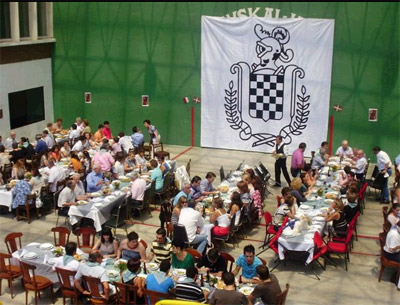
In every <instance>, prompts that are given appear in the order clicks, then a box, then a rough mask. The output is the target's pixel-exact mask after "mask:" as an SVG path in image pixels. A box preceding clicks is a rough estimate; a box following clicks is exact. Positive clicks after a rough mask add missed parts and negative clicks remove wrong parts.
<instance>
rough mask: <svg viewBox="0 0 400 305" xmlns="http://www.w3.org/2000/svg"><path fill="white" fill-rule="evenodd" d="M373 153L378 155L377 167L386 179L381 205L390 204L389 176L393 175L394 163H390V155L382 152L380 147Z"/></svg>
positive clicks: (374, 149)
mask: <svg viewBox="0 0 400 305" xmlns="http://www.w3.org/2000/svg"><path fill="white" fill-rule="evenodd" d="M372 152H373V153H374V154H375V155H376V166H377V167H378V170H379V173H380V174H382V175H383V177H384V186H383V190H382V192H381V203H389V188H388V180H389V176H390V175H391V174H392V162H391V161H390V157H389V155H388V154H387V153H386V152H384V151H383V150H381V149H380V147H379V146H375V147H374V148H373V149H372Z"/></svg>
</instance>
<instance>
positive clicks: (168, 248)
mask: <svg viewBox="0 0 400 305" xmlns="http://www.w3.org/2000/svg"><path fill="white" fill-rule="evenodd" d="M166 235H167V232H166V231H165V229H163V228H159V229H158V230H157V231H156V240H154V241H153V242H152V244H151V250H150V254H149V257H148V259H149V261H151V260H152V259H153V257H154V256H155V259H154V261H155V262H156V263H157V264H160V263H161V262H162V261H165V260H168V261H170V260H171V252H172V245H171V241H170V240H169V239H168V238H167V236H166Z"/></svg>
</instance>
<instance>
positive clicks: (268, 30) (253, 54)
mask: <svg viewBox="0 0 400 305" xmlns="http://www.w3.org/2000/svg"><path fill="white" fill-rule="evenodd" d="M333 30H334V20H327V19H265V18H230V19H227V18H224V17H204V16H203V17H202V32H201V34H202V36H201V39H202V43H201V45H202V50H201V51H202V52H201V65H202V69H201V72H202V74H201V97H202V107H201V146H204V147H216V148H227V149H239V150H250V151H262V152H272V151H273V150H274V149H275V147H274V145H275V137H276V136H277V135H281V136H282V137H283V142H284V143H286V144H287V145H288V146H289V152H290V153H291V152H293V151H294V150H295V149H297V147H298V145H299V143H301V142H305V143H306V144H307V149H306V153H305V154H306V155H307V156H309V155H310V154H311V153H310V152H311V150H316V149H317V148H318V147H319V146H320V144H321V142H322V141H325V140H326V137H327V127H328V114H329V98H330V85H331V69H332V50H333Z"/></svg>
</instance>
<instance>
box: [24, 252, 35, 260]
mask: <svg viewBox="0 0 400 305" xmlns="http://www.w3.org/2000/svg"><path fill="white" fill-rule="evenodd" d="M37 257H38V254H37V253H35V252H28V253H26V254H25V255H24V257H23V258H26V259H34V258H37Z"/></svg>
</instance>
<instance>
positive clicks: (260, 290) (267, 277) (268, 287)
mask: <svg viewBox="0 0 400 305" xmlns="http://www.w3.org/2000/svg"><path fill="white" fill-rule="evenodd" d="M256 270H257V275H258V278H259V279H260V280H259V281H258V283H257V286H256V287H255V288H254V290H253V292H252V293H251V294H250V295H249V296H248V297H247V298H248V299H249V300H250V301H251V302H254V301H255V300H256V299H257V298H261V300H262V302H263V303H264V304H276V303H277V299H276V297H277V295H278V294H280V293H281V292H282V290H281V287H280V286H279V281H278V279H277V278H276V276H275V275H274V274H270V273H269V270H268V268H267V267H266V266H264V265H260V266H257V269H256Z"/></svg>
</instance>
